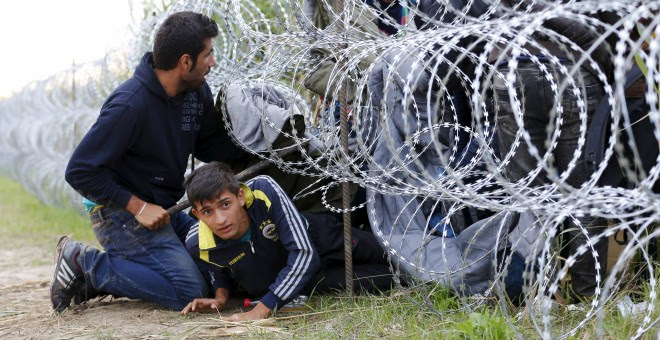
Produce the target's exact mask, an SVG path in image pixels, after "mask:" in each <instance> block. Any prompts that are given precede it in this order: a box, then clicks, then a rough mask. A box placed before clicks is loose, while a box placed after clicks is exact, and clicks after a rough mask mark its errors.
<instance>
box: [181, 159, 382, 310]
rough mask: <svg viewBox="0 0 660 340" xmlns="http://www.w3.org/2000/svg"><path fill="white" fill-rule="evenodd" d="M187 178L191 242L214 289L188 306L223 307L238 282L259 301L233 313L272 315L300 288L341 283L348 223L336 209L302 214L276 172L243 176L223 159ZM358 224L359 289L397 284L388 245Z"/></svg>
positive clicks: (355, 259) (354, 242) (355, 252)
mask: <svg viewBox="0 0 660 340" xmlns="http://www.w3.org/2000/svg"><path fill="white" fill-rule="evenodd" d="M185 186H186V192H187V194H188V199H189V201H190V202H191V203H192V213H193V214H194V215H195V216H196V217H197V218H199V220H200V223H199V226H198V227H197V228H196V227H193V228H191V230H190V233H189V234H188V237H187V239H186V247H187V248H188V251H189V252H190V254H191V256H192V257H193V259H195V262H196V263H197V265H198V266H199V269H200V271H201V272H202V274H203V275H204V277H205V278H206V280H207V282H208V283H209V285H210V286H211V288H212V290H211V291H212V292H213V293H215V295H214V297H213V298H201V299H194V300H193V301H192V302H190V303H189V304H188V305H187V306H186V307H185V308H184V309H183V311H182V312H183V314H187V313H189V312H191V311H194V312H197V311H203V310H221V309H223V308H224V307H225V304H226V303H227V299H228V298H229V294H230V293H231V292H232V291H233V290H234V289H235V288H237V287H240V288H242V289H243V290H244V291H245V292H246V293H247V294H248V295H251V296H252V297H258V298H260V299H259V300H260V301H259V303H258V304H257V305H256V306H255V307H254V308H253V309H252V310H250V311H248V312H245V313H238V314H234V315H232V316H230V317H229V319H230V320H234V321H239V320H257V319H264V318H267V317H268V316H270V315H271V313H272V311H273V310H275V309H277V308H280V307H282V306H284V305H285V304H286V303H288V302H289V301H291V300H292V299H293V298H295V297H297V296H298V295H299V294H302V293H305V294H309V293H311V292H312V291H314V292H327V291H329V290H333V289H343V286H344V284H345V279H344V251H343V244H344V243H343V229H342V225H341V223H340V222H339V221H338V220H337V219H336V218H335V217H334V216H333V215H332V214H327V213H324V214H304V213H303V214H301V213H300V212H298V210H297V209H296V208H295V206H294V205H293V202H292V201H291V199H290V198H289V197H287V196H286V194H285V193H284V192H283V191H282V189H281V188H280V187H279V186H278V185H277V183H275V182H274V181H273V180H272V179H271V178H270V177H267V176H259V177H256V178H254V179H252V180H250V181H248V182H247V183H245V184H240V183H238V181H237V180H236V177H235V176H234V174H233V173H232V172H231V170H230V169H229V168H228V167H227V166H225V165H224V164H221V163H218V162H213V163H210V164H207V165H204V166H202V167H200V168H199V169H197V170H195V171H193V172H192V173H191V174H190V175H189V176H188V178H187V179H186V181H185ZM352 232H353V239H352V245H353V263H354V266H353V275H354V289H355V291H357V292H360V291H369V292H377V291H382V290H388V289H390V288H392V285H393V282H394V280H393V276H392V274H391V272H390V270H389V264H388V262H387V260H386V258H385V252H384V251H383V250H382V248H381V247H380V246H379V244H378V242H377V241H376V239H375V237H374V235H373V234H371V233H370V232H366V231H363V230H360V229H357V228H353V230H352Z"/></svg>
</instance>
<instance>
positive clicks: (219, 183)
mask: <svg viewBox="0 0 660 340" xmlns="http://www.w3.org/2000/svg"><path fill="white" fill-rule="evenodd" d="M183 186H184V187H185V188H186V195H188V201H189V202H190V204H192V206H193V208H194V207H195V204H196V203H201V202H204V201H206V200H210V199H213V198H215V197H216V196H217V195H219V194H220V193H221V192H223V191H225V190H227V191H229V192H230V193H232V194H234V195H238V191H239V190H240V189H241V185H240V184H239V183H238V180H237V179H236V176H234V172H233V171H231V169H230V168H229V167H228V166H227V165H225V164H223V163H220V162H211V163H209V164H206V165H204V166H201V167H199V168H197V169H196V170H195V171H193V172H192V173H190V175H188V177H186V180H185V181H184V182H183Z"/></svg>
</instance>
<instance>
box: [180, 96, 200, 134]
mask: <svg viewBox="0 0 660 340" xmlns="http://www.w3.org/2000/svg"><path fill="white" fill-rule="evenodd" d="M203 115H204V104H202V103H201V102H200V101H199V100H198V99H197V95H196V94H195V92H190V93H188V95H187V96H186V98H185V99H184V101H183V112H182V114H181V130H182V131H199V129H200V127H201V124H200V123H201V120H202V119H201V116H203Z"/></svg>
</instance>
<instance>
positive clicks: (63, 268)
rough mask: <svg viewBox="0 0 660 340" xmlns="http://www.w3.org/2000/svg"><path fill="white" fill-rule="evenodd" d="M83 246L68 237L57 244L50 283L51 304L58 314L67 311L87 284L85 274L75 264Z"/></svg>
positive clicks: (63, 237)
mask: <svg viewBox="0 0 660 340" xmlns="http://www.w3.org/2000/svg"><path fill="white" fill-rule="evenodd" d="M81 249H82V244H81V243H79V242H75V241H73V240H71V239H70V238H68V237H67V236H62V238H60V241H59V242H57V248H56V262H55V273H54V274H53V279H52V280H51V281H50V302H51V304H52V306H53V309H54V310H55V311H56V312H61V311H63V310H65V309H66V308H67V307H69V305H70V304H71V299H72V298H73V297H74V296H75V295H76V294H77V293H78V291H79V290H80V288H81V287H82V285H83V284H84V282H85V278H84V276H83V272H82V270H81V269H80V267H79V266H78V264H77V263H76V262H75V261H76V257H78V254H79V253H80V250H81Z"/></svg>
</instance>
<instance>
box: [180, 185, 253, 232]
mask: <svg viewBox="0 0 660 340" xmlns="http://www.w3.org/2000/svg"><path fill="white" fill-rule="evenodd" d="M244 205H245V197H244V196H243V189H240V190H239V191H238V195H234V194H232V193H231V192H229V191H227V190H225V191H223V192H221V193H220V194H219V195H217V196H216V197H215V198H213V199H210V200H206V201H202V202H195V204H194V207H193V209H192V213H193V215H195V216H196V217H197V218H198V219H199V220H201V221H202V222H204V223H205V224H206V225H207V226H208V227H209V228H211V231H212V232H213V233H214V234H215V235H217V236H218V237H220V238H221V239H223V240H238V239H240V238H241V237H242V236H243V235H245V233H246V232H247V230H248V228H249V227H250V219H249V217H248V214H247V211H246V210H245V209H243V206H244Z"/></svg>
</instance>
